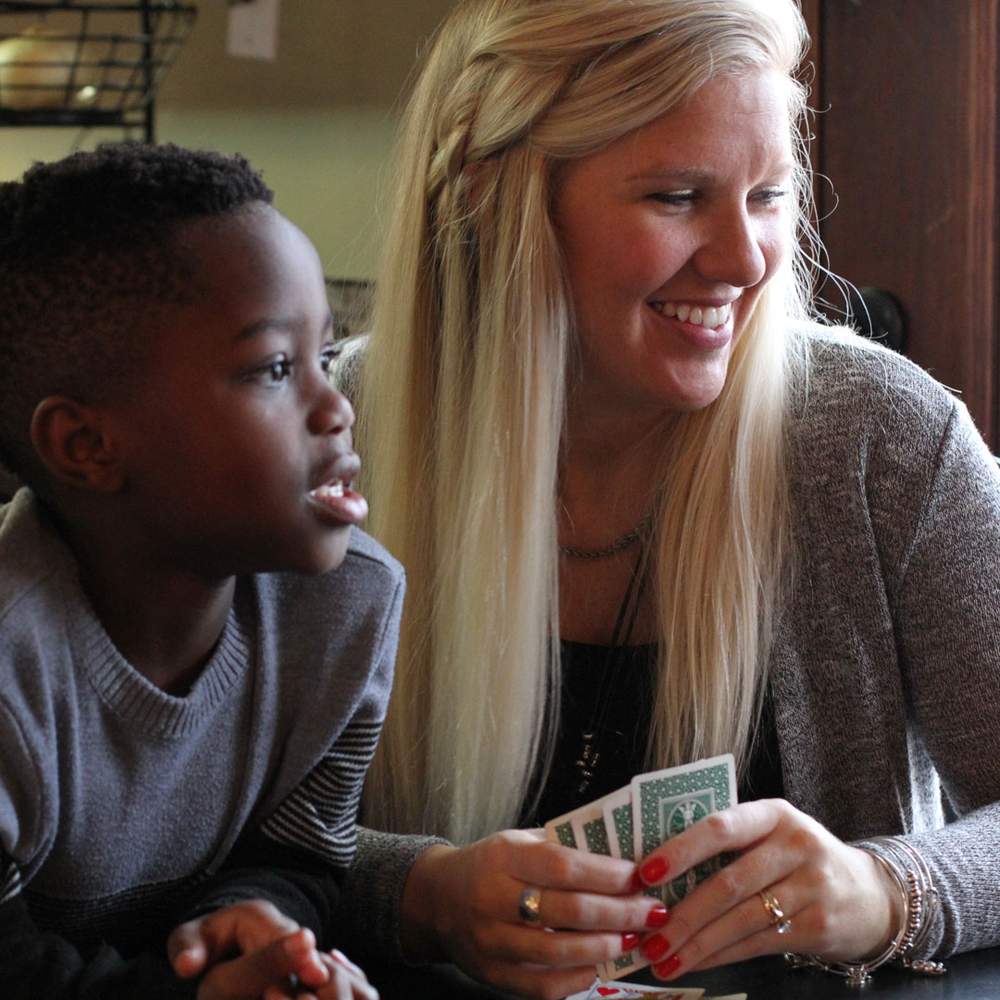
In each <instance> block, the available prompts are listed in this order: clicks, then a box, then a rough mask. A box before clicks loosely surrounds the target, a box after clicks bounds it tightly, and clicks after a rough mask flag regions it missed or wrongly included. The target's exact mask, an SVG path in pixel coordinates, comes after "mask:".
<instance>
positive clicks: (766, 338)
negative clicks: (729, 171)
mask: <svg viewBox="0 0 1000 1000" xmlns="http://www.w3.org/2000/svg"><path fill="white" fill-rule="evenodd" d="M805 41H806V33H805V28H804V25H803V22H802V19H801V16H800V14H799V11H798V8H797V7H796V5H795V3H794V0H470V2H464V3H461V4H460V5H459V6H458V8H457V9H456V10H455V12H454V13H453V14H452V15H451V16H450V17H449V18H448V19H447V21H446V22H445V24H444V25H443V27H442V28H441V30H440V31H439V33H438V34H437V36H436V39H435V41H434V43H433V45H432V47H431V49H430V51H429V54H428V56H427V58H426V61H425V64H424V66H423V69H422V71H421V73H420V75H419V77H418V79H417V82H416V85H415V89H414V92H413V94H412V96H411V98H410V100H409V103H408V106H407V108H406V111H405V116H404V120H403V124H402V131H401V136H400V140H399V149H398V161H397V172H396V174H395V176H394V178H393V181H392V183H393V185H394V187H393V190H392V192H391V197H390V200H389V206H388V213H389V220H390V221H389V229H388V233H387V241H386V244H385V247H384V266H383V269H382V271H381V274H380V276H379V278H378V283H377V293H376V304H375V316H374V321H373V335H372V338H371V343H370V347H369V351H368V355H367V357H366V360H365V363H364V375H363V384H362V390H361V395H360V401H359V402H360V412H359V423H358V435H359V439H360V446H359V447H360V450H361V451H362V454H363V455H364V457H365V462H366V466H367V468H368V469H369V470H370V472H369V475H368V478H367V483H366V489H367V490H368V493H369V496H370V498H371V500H372V513H371V518H370V522H369V526H370V530H371V531H372V532H373V534H375V535H376V536H377V537H378V538H379V539H380V540H381V541H382V542H383V543H384V544H385V545H386V546H387V547H388V548H389V550H390V551H392V552H393V553H394V554H395V555H396V556H397V557H398V558H399V559H400V560H401V561H402V563H403V564H404V566H405V567H406V570H407V576H408V587H409V589H408V594H407V603H406V610H405V614H404V622H403V629H402V635H401V643H400V651H399V658H398V661H397V670H396V682H395V692H394V695H393V699H392V704H391V707H390V711H389V715H388V718H387V720H386V725H385V730H384V733H383V737H382V742H381V745H380V748H379V751H378V754H377V756H376V760H375V762H374V764H373V767H372V770H371V772H370V775H369V780H368V784H367V789H366V794H365V807H364V813H365V820H366V822H367V823H369V824H370V825H373V826H375V827H378V828H381V829H389V830H397V831H403V832H416V831H429V832H435V833H439V834H442V835H444V836H448V837H450V838H452V839H453V840H455V841H458V842H465V841H468V840H471V839H474V838H476V837H478V836H481V835H484V834H486V833H489V832H492V831H494V830H497V829H500V828H502V827H504V826H509V825H510V824H511V823H513V822H514V821H515V820H516V818H517V816H518V813H519V810H520V808H521V807H522V805H523V802H524V797H525V794H526V789H527V787H528V784H529V781H530V777H531V775H532V773H533V771H534V769H535V768H536V767H537V766H538V764H539V761H540V760H542V761H544V759H545V753H546V749H547V744H546V740H545V739H544V738H543V735H544V733H545V731H546V728H547V726H546V723H548V724H549V727H550V728H549V731H550V732H553V731H555V728H554V723H555V721H556V720H555V719H554V718H553V715H554V714H555V713H557V712H558V704H557V698H556V697H555V696H554V692H556V691H558V684H559V680H558V678H559V669H560V668H559V657H558V642H557V637H558V592H557V580H558V570H557V561H558V555H557V542H556V513H555V512H556V498H557V474H558V464H559V456H560V441H561V438H562V435H563V432H564V427H565V400H566V391H567V390H566V382H567V374H568V371H569V370H570V369H571V359H572V357H573V327H572V315H571V307H570V295H569V290H568V288H567V284H566V278H565V274H564V269H563V265H562V254H561V251H560V246H559V241H558V239H557V236H556V232H555V230H554V228H553V223H552V218H551V206H552V200H553V177H554V173H555V167H556V165H557V164H558V163H559V162H560V161H564V160H566V159H567V158H573V157H580V156H586V155H587V154H589V153H592V152H594V151H596V150H598V149H600V148H602V147H604V146H605V145H607V144H608V143H610V142H613V141H614V140H615V139H618V138H619V137H621V136H623V135H625V134H626V133H628V132H631V131H632V130H634V129H637V128H640V127H641V126H643V125H645V124H647V123H649V122H650V121H652V120H653V119H655V118H657V117H659V116H660V115H662V114H664V113H665V112H667V111H669V110H671V109H673V108H676V107H677V106H678V105H680V104H681V103H682V102H683V101H684V100H685V99H686V98H688V97H689V96H690V95H691V94H693V93H694V92H695V91H696V90H697V89H698V88H699V87H700V86H702V85H703V84H704V83H705V82H707V81H708V80H709V79H711V78H712V77H714V76H716V75H718V74H723V73H730V74H731V73H739V72H741V71H746V70H749V69H753V68H757V67H767V68H773V69H777V70H778V71H780V72H781V73H783V74H785V75H786V76H787V77H788V93H789V129H790V130H791V132H792V136H793V141H794V142H796V144H797V146H798V145H799V143H798V138H797V137H798V135H799V132H798V128H797V126H798V124H799V122H800V119H801V116H802V114H803V111H804V107H805V103H804V102H805V97H804V93H803V91H802V89H801V88H800V87H799V85H798V84H796V83H795V82H794V81H793V79H792V73H793V71H794V69H795V67H796V66H797V64H798V61H799V59H800V57H801V54H802V52H803V49H804V44H805ZM799 154H800V155H799V165H798V167H797V173H796V177H795V186H796V192H797V194H798V196H799V198H798V205H799V211H798V213H797V214H798V219H797V222H798V227H797V228H798V229H800V230H801V229H802V227H804V226H805V225H806V219H807V215H806V213H805V211H804V206H805V204H806V202H807V199H808V191H809V185H808V174H807V167H806V160H805V157H804V156H803V155H802V150H801V149H799ZM800 258H801V254H800V253H798V252H796V254H794V255H793V259H792V260H790V261H789V262H788V263H787V264H786V265H785V266H784V267H783V268H782V270H781V271H780V272H779V273H778V274H777V275H776V276H775V277H774V279H772V281H771V282H770V284H769V285H768V286H767V288H766V289H765V290H764V292H763V293H762V295H761V297H760V299H759V301H758V305H757V307H756V310H755V312H754V314H753V316H752V317H751V318H750V321H749V324H748V326H747V328H746V329H745V331H744V332H743V334H742V335H741V337H740V338H739V339H738V341H737V343H736V346H735V348H734V351H733V356H732V359H731V363H730V370H729V375H728V378H727V382H726V386H725V388H724V390H723V392H722V394H721V396H720V398H719V399H718V400H717V401H716V402H715V403H713V404H712V405H711V406H709V407H708V408H706V409H704V410H702V411H701V412H697V413H691V414H686V415H682V416H679V417H678V422H677V423H676V424H675V425H674V427H673V428H672V430H671V437H670V441H671V446H670V448H669V449H664V457H663V467H662V468H661V469H660V470H659V475H660V481H661V482H662V483H663V484H664V485H663V490H662V498H663V499H662V507H661V511H660V518H659V522H658V530H657V535H656V538H657V542H656V546H657V550H656V552H655V555H656V556H658V559H657V566H658V572H657V577H656V583H657V588H658V589H657V595H656V596H657V606H658V608H659V609H660V612H659V613H660V619H661V620H660V625H659V627H660V635H661V640H662V641H661V643H660V669H659V677H660V681H659V684H658V691H657V696H656V697H657V702H656V705H655V707H654V711H653V720H654V721H653V725H652V730H651V733H650V742H649V760H650V764H651V765H655V766H666V765H669V764H672V763H678V762H682V761H684V760H687V759H693V758H697V757H701V756H706V755H709V754H715V753H720V752H725V751H733V752H734V753H735V754H736V755H737V758H738V760H740V761H742V760H743V759H744V758H745V755H746V752H747V746H748V743H749V741H750V739H751V736H752V733H753V731H754V726H755V719H756V717H757V713H758V711H759V705H760V692H761V689H762V684H763V677H764V675H765V672H766V662H767V656H768V646H769V642H768V636H769V635H770V633H771V630H772V625H773V619H774V615H775V608H776V606H777V603H778V600H779V596H780V588H781V579H782V568H783V566H785V564H786V561H787V560H786V557H787V553H788V551H789V543H788V530H789V529H788V521H789V517H788V501H787V487H786V483H785V471H784V451H783V420H784V412H785V396H786V390H785V386H786V381H787V373H788V369H789V367H790V365H791V364H794V363H795V359H794V354H795V351H794V348H793V346H792V345H793V344H794V338H790V337H789V336H788V327H789V321H790V319H796V318H802V317H804V316H805V311H806V310H805V305H804V303H805V302H806V301H807V299H806V296H805V293H804V285H803V283H802V275H803V274H804V273H805V272H804V269H803V268H801V266H800V265H801V259H800Z"/></svg>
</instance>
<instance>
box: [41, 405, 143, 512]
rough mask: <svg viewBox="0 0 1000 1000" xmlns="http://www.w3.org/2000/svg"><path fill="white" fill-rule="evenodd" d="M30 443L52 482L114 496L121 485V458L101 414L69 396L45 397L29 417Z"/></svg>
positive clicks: (123, 477) (123, 475) (122, 480)
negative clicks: (52, 479)
mask: <svg viewBox="0 0 1000 1000" xmlns="http://www.w3.org/2000/svg"><path fill="white" fill-rule="evenodd" d="M31 443H32V444H33V445H34V447H35V451H36V452H37V453H38V457H39V458H40V459H41V460H42V463H43V464H44V465H45V468H46V469H47V470H48V472H49V475H51V476H52V477H53V478H54V479H55V480H57V481H58V482H60V483H65V484H67V485H69V486H75V487H77V488H78V489H85V490H92V491H96V492H99V493H116V492H117V491H118V490H120V489H121V488H122V486H123V485H124V482H125V472H124V468H123V466H122V462H121V460H120V459H121V456H120V455H119V454H118V449H117V447H116V445H115V437H114V435H113V434H112V433H110V428H109V427H108V426H107V421H106V420H105V418H104V415H103V414H102V412H101V411H100V410H99V409H97V408H95V407H93V406H87V405H85V404H84V403H80V402H78V401H77V400H75V399H72V398H71V397H69V396H48V397H46V398H45V399H43V400H42V401H41V402H40V403H39V404H38V406H36V407H35V412H34V414H33V416H32V418H31Z"/></svg>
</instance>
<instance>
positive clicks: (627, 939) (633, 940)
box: [622, 931, 639, 954]
mask: <svg viewBox="0 0 1000 1000" xmlns="http://www.w3.org/2000/svg"><path fill="white" fill-rule="evenodd" d="M638 944H639V935H638V934H635V933H633V932H632V931H626V932H625V933H624V934H623V935H622V954H624V953H625V952H626V951H631V950H632V949H633V948H635V947H636V946H637V945H638Z"/></svg>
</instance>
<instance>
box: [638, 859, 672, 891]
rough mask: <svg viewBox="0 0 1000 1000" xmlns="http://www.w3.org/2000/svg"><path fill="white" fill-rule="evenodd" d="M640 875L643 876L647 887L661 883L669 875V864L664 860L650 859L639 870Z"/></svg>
mask: <svg viewBox="0 0 1000 1000" xmlns="http://www.w3.org/2000/svg"><path fill="white" fill-rule="evenodd" d="M639 874H640V875H641V876H642V880H643V882H645V883H646V885H651V884H653V883H654V882H659V881H660V879H661V878H663V876H664V875H666V874H667V863H666V861H664V860H663V858H650V859H649V860H648V861H647V862H646V863H645V864H644V865H643V866H642V867H641V868H640V869H639Z"/></svg>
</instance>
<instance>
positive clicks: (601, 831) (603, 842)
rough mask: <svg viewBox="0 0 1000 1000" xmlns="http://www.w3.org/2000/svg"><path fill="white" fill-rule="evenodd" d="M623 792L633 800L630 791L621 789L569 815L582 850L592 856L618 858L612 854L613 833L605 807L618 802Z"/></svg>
mask: <svg viewBox="0 0 1000 1000" xmlns="http://www.w3.org/2000/svg"><path fill="white" fill-rule="evenodd" d="M623 791H627V792H628V794H629V798H630V799H631V791H630V790H628V789H619V790H618V791H617V792H612V793H611V794H610V795H605V796H604V797H603V798H600V799H597V800H595V801H594V802H588V803H587V805H585V806H580V808H579V809H575V810H574V811H573V812H571V813H570V814H569V816H570V825H571V826H572V828H573V833H574V835H575V837H576V842H577V844H578V845H579V846H580V849H581V850H584V851H587V852H588V853H590V854H607V855H611V856H612V857H617V855H614V854H612V849H611V831H610V830H609V829H608V824H607V819H606V816H605V807H606V806H608V805H610V804H611V803H612V802H613V801H617V800H618V799H619V798H620V797H621V793H622V792H623Z"/></svg>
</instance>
